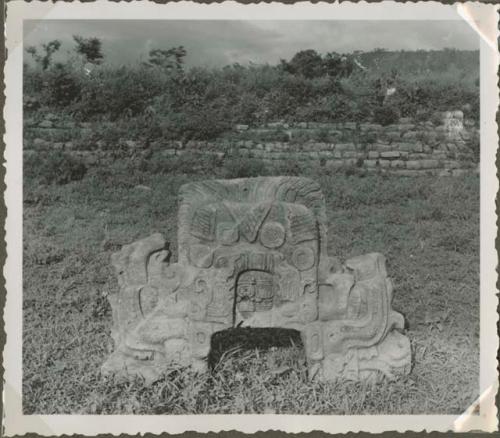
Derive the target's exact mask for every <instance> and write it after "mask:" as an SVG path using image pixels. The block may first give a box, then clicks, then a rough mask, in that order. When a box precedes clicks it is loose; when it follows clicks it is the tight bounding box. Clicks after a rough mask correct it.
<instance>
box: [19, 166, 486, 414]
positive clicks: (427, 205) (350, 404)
mask: <svg viewBox="0 0 500 438" xmlns="http://www.w3.org/2000/svg"><path fill="white" fill-rule="evenodd" d="M194 178H202V176H193V175H171V174H170V175H151V174H148V173H141V172H139V171H137V170H135V171H134V172H131V171H129V170H127V169H126V168H122V169H121V168H119V167H118V166H116V167H115V168H112V169H109V170H107V171H106V172H105V171H103V170H101V171H98V170H94V171H91V172H89V174H88V175H87V176H86V177H85V178H84V179H83V180H81V181H78V182H72V183H69V184H67V185H63V186H55V185H54V186H41V185H39V184H37V183H35V182H30V181H26V182H25V188H24V224H23V227H24V280H23V281H24V297H23V310H24V314H23V410H24V413H25V414H63V413H97V414H111V413H123V414H125V413H141V414H164V413H173V414H181V413H305V414H368V413H377V414H382V413H384V414H417V413H426V414H445V413H447V414H459V413H462V412H463V411H464V410H465V409H466V408H467V407H468V406H469V405H470V404H471V403H472V402H473V401H474V400H475V398H476V397H477V396H478V387H479V178H478V177H477V176H468V177H461V178H453V179H452V178H436V177H425V178H423V177H422V178H397V177H388V176H386V177H384V176H365V177H360V176H356V175H354V176H346V175H343V174H337V175H327V174H322V175H316V176H315V178H316V179H317V180H318V182H319V183H320V184H321V186H322V188H323V191H324V194H325V197H326V200H327V214H328V223H329V242H328V247H329V252H330V254H332V255H337V256H339V257H341V258H342V259H345V258H348V257H351V256H355V255H359V254H362V253H366V252H372V251H379V252H382V253H384V254H385V255H386V257H387V259H388V272H389V274H390V275H391V276H392V277H393V280H394V283H395V292H394V301H393V307H394V308H395V309H396V310H397V311H399V312H401V313H403V314H404V315H405V317H406V319H407V324H408V330H407V334H408V336H409V338H410V340H411V343H412V351H413V359H414V366H413V370H412V372H411V374H410V375H408V376H407V377H404V378H402V379H401V380H399V381H397V382H385V381H384V382H383V383H381V384H380V385H377V386H368V385H363V384H360V383H345V382H344V383H342V382H339V383H335V384H325V383H311V382H309V381H308V380H307V376H306V372H305V371H306V367H305V363H304V361H305V357H304V354H303V351H302V348H301V346H300V342H297V340H295V343H294V345H292V346H291V347H289V348H285V347H271V348H268V349H263V348H261V349H258V348H250V349H246V348H244V345H240V346H238V345H234V344H233V345H227V346H226V349H224V348H222V347H221V348H222V351H225V352H224V353H223V354H222V356H221V358H220V359H219V360H218V361H217V364H216V366H215V370H214V371H213V373H207V374H206V375H204V376H203V377H201V378H200V377H196V378H195V377H194V376H193V375H192V374H191V373H190V372H189V370H180V371H173V370H166V376H165V378H164V379H162V380H160V381H158V382H157V383H155V384H154V385H152V386H149V387H146V386H144V385H143V384H142V382H141V381H138V380H137V381H134V382H130V383H118V382H114V381H112V380H111V379H109V378H104V377H102V376H100V371H99V370H100V366H101V364H102V363H103V361H104V360H105V358H106V356H107V355H108V354H109V352H110V351H111V349H112V345H111V338H110V327H111V311H110V307H109V305H108V303H107V299H106V295H107V294H108V293H109V291H111V290H113V289H115V288H117V284H116V281H115V278H114V274H113V272H112V269H111V266H110V255H111V253H112V252H114V251H116V250H117V249H119V248H120V247H121V245H123V244H126V243H129V242H132V241H133V240H135V239H138V238H141V237H145V236H148V235H149V234H151V233H153V232H158V231H160V232H162V233H164V234H165V236H166V237H167V240H169V241H170V242H171V243H172V245H171V250H172V251H173V253H174V254H173V257H174V260H175V258H176V227H177V221H176V214H177V192H178V189H179V187H180V185H181V184H183V183H185V182H188V181H192V180H193V179H194Z"/></svg>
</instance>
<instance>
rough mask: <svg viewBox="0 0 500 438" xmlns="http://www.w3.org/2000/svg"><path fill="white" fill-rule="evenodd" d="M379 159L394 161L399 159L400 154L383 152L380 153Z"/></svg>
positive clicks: (397, 152)
mask: <svg viewBox="0 0 500 438" xmlns="http://www.w3.org/2000/svg"><path fill="white" fill-rule="evenodd" d="M380 157H382V158H387V159H394V158H399V157H401V152H399V151H383V152H380Z"/></svg>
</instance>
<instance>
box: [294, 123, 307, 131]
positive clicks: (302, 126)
mask: <svg viewBox="0 0 500 438" xmlns="http://www.w3.org/2000/svg"><path fill="white" fill-rule="evenodd" d="M295 126H296V127H297V128H301V129H307V128H308V124H307V122H298V123H296V124H295Z"/></svg>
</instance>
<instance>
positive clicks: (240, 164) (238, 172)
mask: <svg viewBox="0 0 500 438" xmlns="http://www.w3.org/2000/svg"><path fill="white" fill-rule="evenodd" d="M270 174H271V172H270V169H268V167H267V166H266V164H265V163H264V162H263V161H262V160H259V159H257V158H244V157H241V156H238V155H233V156H231V157H228V158H227V159H226V160H225V161H224V165H223V175H224V178H251V177H256V176H266V175H270Z"/></svg>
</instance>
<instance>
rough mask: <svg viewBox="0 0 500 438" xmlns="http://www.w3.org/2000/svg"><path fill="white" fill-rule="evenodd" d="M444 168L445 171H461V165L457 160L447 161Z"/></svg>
mask: <svg viewBox="0 0 500 438" xmlns="http://www.w3.org/2000/svg"><path fill="white" fill-rule="evenodd" d="M443 166H444V168H445V169H459V168H460V167H461V166H460V163H459V162H458V161H456V160H446V161H443Z"/></svg>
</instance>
